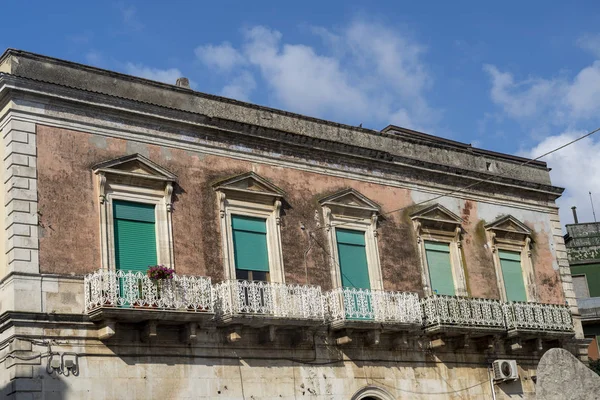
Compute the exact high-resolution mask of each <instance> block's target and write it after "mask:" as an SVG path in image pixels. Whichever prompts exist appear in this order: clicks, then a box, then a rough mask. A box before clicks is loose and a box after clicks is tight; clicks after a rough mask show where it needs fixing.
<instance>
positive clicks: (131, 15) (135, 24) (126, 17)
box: [118, 3, 144, 31]
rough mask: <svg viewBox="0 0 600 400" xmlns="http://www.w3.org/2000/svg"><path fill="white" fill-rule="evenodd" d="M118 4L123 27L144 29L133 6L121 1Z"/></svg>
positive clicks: (135, 29) (137, 29) (134, 29)
mask: <svg viewBox="0 0 600 400" xmlns="http://www.w3.org/2000/svg"><path fill="white" fill-rule="evenodd" d="M118 6H119V11H120V12H121V18H122V20H123V24H124V25H125V28H127V29H129V30H132V31H141V30H142V29H144V24H143V23H142V22H141V21H140V20H139V18H138V15H137V9H136V8H135V7H134V6H126V5H125V4H123V3H120V4H119V5H118Z"/></svg>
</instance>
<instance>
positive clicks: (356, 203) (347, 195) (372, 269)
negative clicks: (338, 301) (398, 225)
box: [319, 189, 384, 290]
mask: <svg viewBox="0 0 600 400" xmlns="http://www.w3.org/2000/svg"><path fill="white" fill-rule="evenodd" d="M319 203H320V205H321V208H322V210H323V216H324V221H325V227H326V231H327V236H328V239H329V240H328V241H329V250H330V276H331V279H332V287H333V288H341V287H342V277H341V271H340V258H339V253H338V245H337V235H336V228H337V227H339V228H341V229H349V230H355V231H361V232H364V234H365V251H366V257H367V268H368V272H369V284H370V288H371V289H372V290H384V285H383V274H382V271H381V262H380V257H379V246H378V243H377V237H378V234H377V223H378V220H379V218H380V214H381V213H380V207H379V205H378V204H377V203H375V202H373V201H372V200H370V199H368V198H367V197H365V196H364V195H362V194H361V193H360V192H358V191H356V190H354V189H345V190H342V191H339V192H336V193H334V194H332V195H329V196H327V197H324V198H322V199H320V200H319Z"/></svg>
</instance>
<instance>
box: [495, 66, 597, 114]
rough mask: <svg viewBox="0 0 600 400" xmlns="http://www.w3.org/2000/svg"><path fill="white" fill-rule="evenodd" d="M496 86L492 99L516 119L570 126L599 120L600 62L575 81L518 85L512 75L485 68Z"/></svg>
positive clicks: (535, 81)
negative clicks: (579, 120) (573, 123)
mask: <svg viewBox="0 0 600 400" xmlns="http://www.w3.org/2000/svg"><path fill="white" fill-rule="evenodd" d="M483 69H484V71H486V72H487V73H488V75H489V76H490V79H491V82H492V88H491V92H490V95H491V99H492V101H493V102H494V103H495V104H497V105H499V106H501V107H502V110H503V111H504V113H506V114H507V115H508V116H510V117H512V118H515V119H521V120H524V119H531V118H542V117H543V118H545V119H546V120H547V121H549V122H552V123H554V124H558V125H560V124H568V123H569V122H571V121H573V120H575V119H580V118H597V117H598V109H599V107H600V61H596V62H594V63H593V64H592V65H590V66H588V67H585V68H583V69H582V70H581V71H580V72H579V73H578V74H577V75H576V76H575V77H574V78H572V79H567V78H565V77H559V78H552V79H543V78H529V79H525V80H523V81H519V82H517V81H515V79H514V77H513V75H512V74H511V73H509V72H502V71H500V70H499V69H498V68H497V67H496V66H494V65H484V67H483Z"/></svg>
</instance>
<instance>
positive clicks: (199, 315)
mask: <svg viewBox="0 0 600 400" xmlns="http://www.w3.org/2000/svg"><path fill="white" fill-rule="evenodd" d="M0 100H1V101H0V110H1V112H0V129H1V132H2V137H3V152H4V164H3V168H2V175H3V178H4V180H3V182H5V184H4V190H3V191H1V192H0V193H1V194H0V196H1V197H2V200H3V201H1V202H0V207H1V210H0V211H1V213H2V214H3V215H4V216H5V219H4V220H5V229H2V230H0V235H2V239H3V240H2V241H0V243H4V244H5V251H4V252H3V253H2V254H3V257H2V259H1V260H0V277H1V281H0V282H1V285H0V306H1V310H2V312H1V315H2V321H1V323H0V341H1V343H2V345H1V347H0V348H1V349H2V350H1V351H2V357H3V358H2V360H3V367H0V371H1V372H0V376H1V377H2V382H3V387H2V390H3V393H4V394H7V395H10V396H13V397H14V398H65V399H67V398H68V399H71V398H73V399H80V398H94V399H118V398H174V399H175V398H189V399H192V398H193V399H197V398H205V399H218V398H222V399H240V398H246V399H271V398H273V399H274V398H277V399H282V398H283V399H292V398H294V399H296V398H303V397H306V398H317V399H385V400H387V399H399V398H411V399H412V398H423V399H430V398H455V397H460V398H463V399H484V398H486V399H487V398H490V396H491V394H492V393H491V391H492V390H494V392H495V395H496V397H497V398H511V397H519V398H532V397H534V396H535V375H536V372H535V371H536V365H537V362H538V361H539V358H540V357H541V355H542V354H543V353H544V352H545V351H546V350H547V349H549V348H552V347H563V348H566V349H568V350H569V351H571V352H572V353H574V354H576V355H578V356H579V357H580V358H581V359H583V360H585V359H586V354H587V353H586V351H587V341H585V340H584V339H583V332H582V328H581V321H580V316H579V311H578V308H577V303H576V300H575V293H574V291H573V284H572V281H571V274H570V270H569V263H568V260H567V254H566V249H565V245H564V241H563V237H562V232H561V224H560V221H559V218H558V209H557V207H556V204H555V200H556V199H557V198H558V197H559V196H560V195H561V193H562V189H561V188H557V187H554V186H552V184H551V182H550V177H549V173H548V168H547V167H546V164H545V163H543V162H537V161H536V162H530V163H528V164H526V165H523V164H524V162H525V160H524V159H521V158H518V157H514V156H510V155H505V154H498V153H494V152H490V151H485V150H481V149H476V148H473V147H471V146H470V145H465V144H462V143H458V142H454V141H450V140H445V139H441V138H437V137H434V136H430V135H427V134H423V133H419V132H415V131H410V130H407V129H403V128H399V127H395V126H389V127H387V128H385V129H384V130H382V131H373V130H368V129H363V128H361V127H351V126H346V125H341V124H336V123H333V122H328V121H323V120H319V119H315V118H310V117H306V116H301V115H297V114H292V113H288V112H284V111H280V110H275V109H270V108H266V107H260V106H256V105H253V104H248V103H242V102H238V101H234V100H229V99H225V98H221V97H217V96H211V95H206V94H202V93H198V92H194V91H192V90H190V89H189V88H188V87H187V86H186V84H185V80H184V79H181V80H178V82H177V85H166V84H161V83H157V82H151V81H147V80H144V79H139V78H134V77H130V76H126V75H122V74H118V73H114V72H110V71H105V70H100V69H96V68H91V67H87V66H83V65H79V64H75V63H71V62H66V61H62V60H57V59H53V58H50V57H45V56H39V55H35V54H31V53H27V52H22V51H17V50H8V51H6V52H5V53H4V55H3V56H2V58H1V59H0ZM150 266H158V267H155V268H153V269H152V273H151V274H149V273H148V268H149V267H150ZM173 271H174V274H173V273H172V272H173ZM502 359H508V360H515V361H516V365H517V370H516V372H518V377H517V378H516V379H511V380H507V381H499V380H496V381H494V379H493V371H491V367H492V365H493V362H494V361H495V360H502Z"/></svg>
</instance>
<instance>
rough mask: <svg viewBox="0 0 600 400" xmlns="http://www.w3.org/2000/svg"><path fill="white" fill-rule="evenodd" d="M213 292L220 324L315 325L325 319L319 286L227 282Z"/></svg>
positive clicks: (221, 283) (241, 281)
mask: <svg viewBox="0 0 600 400" xmlns="http://www.w3.org/2000/svg"><path fill="white" fill-rule="evenodd" d="M215 293H216V312H217V318H218V319H219V321H220V322H221V323H247V324H250V325H270V324H273V325H315V324H322V323H323V321H324V318H325V317H324V304H323V296H322V293H321V287H320V286H313V285H295V284H285V283H272V282H262V281H245V280H228V281H223V282H220V283H218V284H216V285H215Z"/></svg>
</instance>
